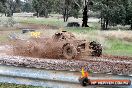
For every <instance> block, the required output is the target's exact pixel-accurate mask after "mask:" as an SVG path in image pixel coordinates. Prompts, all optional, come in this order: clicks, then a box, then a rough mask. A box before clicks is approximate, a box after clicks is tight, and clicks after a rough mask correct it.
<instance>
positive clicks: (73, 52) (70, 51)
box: [63, 44, 77, 59]
mask: <svg viewBox="0 0 132 88" xmlns="http://www.w3.org/2000/svg"><path fill="white" fill-rule="evenodd" d="M63 56H64V57H65V58H66V59H74V58H75V57H76V56H77V49H76V48H75V47H74V46H72V45H70V44H67V45H66V46H64V47H63Z"/></svg>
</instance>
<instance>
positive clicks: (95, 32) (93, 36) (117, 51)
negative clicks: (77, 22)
mask: <svg viewBox="0 0 132 88" xmlns="http://www.w3.org/2000/svg"><path fill="white" fill-rule="evenodd" d="M14 19H15V21H17V22H21V23H25V24H28V23H33V24H47V25H52V26H59V27H63V29H64V30H66V31H69V32H72V33H74V34H75V36H76V37H77V38H78V39H86V40H90V41H91V40H95V41H98V42H100V43H101V44H102V45H103V47H104V50H103V53H106V54H112V55H125V56H132V42H126V40H125V39H123V40H120V39H119V38H115V37H112V38H109V37H108V38H107V37H106V36H103V35H102V33H108V31H103V32H102V31H99V29H100V24H99V23H88V25H89V26H90V27H87V28H82V27H78V28H76V27H73V28H69V27H64V24H65V23H64V22H63V20H62V19H59V20H58V19H57V18H33V17H29V18H14ZM56 31H58V30H41V32H43V34H44V35H50V36H52V35H53V34H54V32H56ZM10 32H12V30H11V31H10ZM115 32H116V33H115V36H116V34H117V33H118V31H115ZM124 34H125V35H126V36H127V34H126V33H125V32H124ZM7 36H8V34H5V35H2V36H1V37H0V42H3V41H6V40H7ZM110 37H111V36H110ZM119 37H120V36H119ZM100 38H102V39H100Z"/></svg>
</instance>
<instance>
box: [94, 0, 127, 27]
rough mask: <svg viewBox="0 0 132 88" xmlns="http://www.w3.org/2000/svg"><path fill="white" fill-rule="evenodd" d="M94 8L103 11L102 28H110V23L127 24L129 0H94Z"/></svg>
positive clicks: (113, 24)
mask: <svg viewBox="0 0 132 88" xmlns="http://www.w3.org/2000/svg"><path fill="white" fill-rule="evenodd" d="M94 2H95V4H94V10H97V11H100V12H101V28H102V30H108V25H112V26H115V25H117V24H121V25H125V20H126V12H127V11H126V6H127V3H126V2H127V0H126V1H124V0H116V1H113V0H94Z"/></svg>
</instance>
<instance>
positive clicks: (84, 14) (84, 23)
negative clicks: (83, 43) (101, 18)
mask: <svg viewBox="0 0 132 88" xmlns="http://www.w3.org/2000/svg"><path fill="white" fill-rule="evenodd" d="M87 13H88V9H87V5H86V6H85V7H84V9H83V20H82V21H83V22H82V27H89V26H88V25H87V22H88V14H87Z"/></svg>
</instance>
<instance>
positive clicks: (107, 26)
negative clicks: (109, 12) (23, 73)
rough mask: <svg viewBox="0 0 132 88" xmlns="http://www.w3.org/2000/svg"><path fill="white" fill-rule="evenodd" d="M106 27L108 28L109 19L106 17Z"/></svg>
mask: <svg viewBox="0 0 132 88" xmlns="http://www.w3.org/2000/svg"><path fill="white" fill-rule="evenodd" d="M105 25H106V26H105V29H106V30H108V19H106V24H105Z"/></svg>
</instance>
